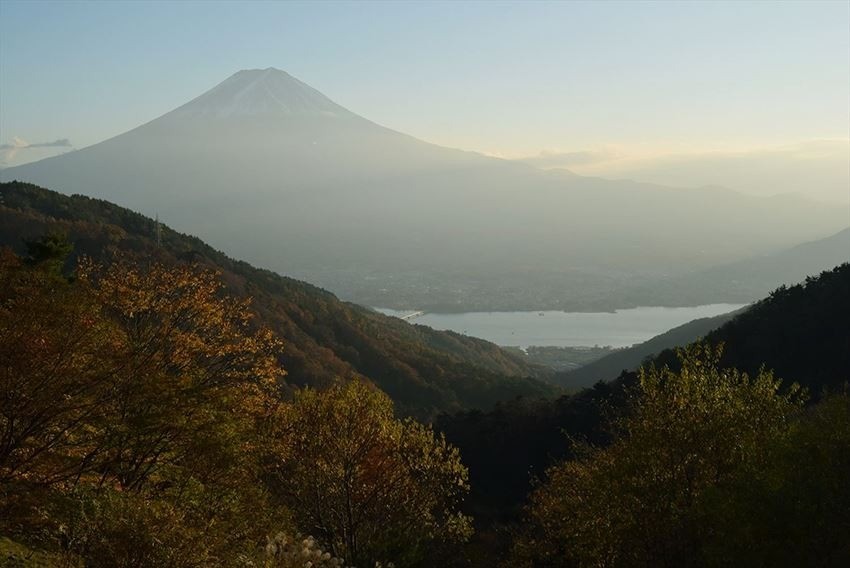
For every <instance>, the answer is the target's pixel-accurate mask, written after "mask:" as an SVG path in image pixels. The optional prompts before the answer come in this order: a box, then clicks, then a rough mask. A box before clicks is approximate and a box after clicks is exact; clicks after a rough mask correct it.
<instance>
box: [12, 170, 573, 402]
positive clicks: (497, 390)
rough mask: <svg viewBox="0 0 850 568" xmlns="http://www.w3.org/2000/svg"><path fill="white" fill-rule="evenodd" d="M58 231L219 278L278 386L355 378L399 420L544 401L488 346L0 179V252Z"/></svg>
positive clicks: (521, 365) (100, 250) (545, 390)
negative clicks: (249, 318)
mask: <svg viewBox="0 0 850 568" xmlns="http://www.w3.org/2000/svg"><path fill="white" fill-rule="evenodd" d="M49 232H60V233H64V234H67V235H68V237H69V238H70V240H71V241H72V242H73V244H74V247H75V250H74V254H73V256H72V258H71V259H70V262H69V265H68V268H69V269H71V268H73V261H74V260H75V258H76V257H77V256H79V255H82V254H85V255H88V256H90V257H92V258H95V259H98V260H101V261H105V262H108V261H109V260H110V259H111V258H112V257H113V255H114V254H116V253H121V254H124V255H131V258H136V259H138V260H139V261H140V262H149V261H151V260H159V261H161V262H165V263H178V262H192V263H198V264H200V265H201V266H203V267H207V268H213V269H215V270H217V271H219V272H220V273H221V277H222V280H223V281H224V282H225V284H226V286H227V290H228V292H229V293H231V294H234V295H237V296H240V297H251V298H252V307H253V309H254V311H255V312H256V313H257V316H258V317H259V321H260V322H262V323H264V324H266V325H267V326H268V327H270V328H271V329H272V330H274V331H275V332H276V333H277V334H278V335H279V336H280V337H281V338H283V339H284V341H285V346H284V355H283V359H282V361H281V363H282V365H283V367H284V368H285V369H286V371H287V379H286V381H287V383H288V384H292V385H311V386H314V387H324V386H327V385H329V384H331V383H332V382H333V381H335V380H337V379H347V378H350V377H352V376H354V375H360V376H365V377H367V378H369V379H371V380H372V381H373V382H375V384H377V385H378V386H379V387H380V388H381V389H382V390H384V391H385V392H386V393H387V394H389V395H390V396H391V397H392V398H393V399H394V400H395V402H396V407H397V409H398V411H399V412H400V413H401V414H403V415H404V414H409V415H413V416H416V417H418V418H421V419H431V418H433V417H434V416H435V415H436V414H438V413H440V412H447V411H456V410H460V409H464V408H488V407H490V406H492V405H494V404H495V403H496V402H498V401H501V400H506V399H511V398H514V397H516V396H531V397H538V396H550V395H552V394H555V393H557V392H558V390H559V389H557V388H556V387H554V386H553V385H551V384H549V383H546V382H544V381H543V380H542V379H545V378H547V377H548V376H549V375H550V372H549V371H548V370H546V369H544V368H542V367H536V366H533V365H530V364H529V363H527V361H526V360H525V359H524V357H523V356H521V355H520V354H514V353H511V352H509V351H506V350H503V349H500V348H499V347H497V346H496V345H493V344H492V343H488V342H487V341H483V340H480V339H475V338H471V337H466V336H463V335H459V334H456V333H451V332H441V331H435V330H432V329H431V328H428V327H425V326H417V325H410V324H408V323H406V322H404V321H402V320H400V319H398V318H393V317H388V316H384V315H381V314H379V313H376V312H374V311H372V310H369V309H366V308H362V307H360V306H356V305H354V304H348V303H345V302H342V301H340V300H339V299H337V298H336V297H335V296H334V295H333V294H331V293H329V292H326V291H325V290H322V289H320V288H317V287H315V286H312V285H310V284H307V283H305V282H299V281H297V280H293V279H291V278H285V277H282V276H279V275H277V274H275V273H273V272H270V271H267V270H261V269H257V268H254V267H253V266H251V265H249V264H247V263H245V262H241V261H237V260H233V259H231V258H228V257H227V256H225V255H224V254H222V253H220V252H218V251H216V250H215V249H213V248H212V247H210V246H208V245H206V244H205V243H204V242H202V241H201V240H199V239H197V238H195V237H191V236H188V235H184V234H181V233H178V232H176V231H173V230H171V229H170V228H168V227H164V226H163V227H161V245H157V242H156V232H157V231H156V224H155V222H154V220H152V219H150V218H148V217H144V216H142V215H139V214H137V213H134V212H132V211H130V210H128V209H124V208H122V207H118V206H116V205H113V204H111V203H109V202H106V201H102V200H98V199H91V198H88V197H83V196H73V197H68V196H65V195H61V194H59V193H56V192H53V191H49V190H47V189H43V188H40V187H37V186H33V185H30V184H25V183H0V246H9V247H11V248H12V249H14V250H16V251H18V252H19V253H22V252H23V251H24V250H25V247H24V240H25V239H34V238H38V237H40V236H42V235H44V234H46V233H49Z"/></svg>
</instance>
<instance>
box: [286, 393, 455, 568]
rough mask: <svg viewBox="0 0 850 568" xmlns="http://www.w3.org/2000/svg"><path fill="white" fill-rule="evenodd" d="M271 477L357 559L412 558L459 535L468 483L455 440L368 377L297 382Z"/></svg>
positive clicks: (321, 533) (400, 561)
mask: <svg viewBox="0 0 850 568" xmlns="http://www.w3.org/2000/svg"><path fill="white" fill-rule="evenodd" d="M280 428H281V434H280V435H281V447H282V448H283V450H282V453H281V454H280V455H279V458H278V460H276V461H275V462H274V463H272V464H271V468H270V472H271V473H272V475H273V476H274V478H275V481H274V484H273V485H274V486H275V487H276V488H277V494H278V497H279V499H280V500H281V502H282V503H284V504H285V505H286V506H287V507H289V508H290V509H291V510H292V511H293V513H294V514H295V517H296V519H297V522H298V524H299V525H300V528H301V530H302V531H304V532H307V533H309V534H313V535H315V536H316V537H317V538H319V539H320V540H321V541H322V542H324V543H325V544H326V546H327V547H328V550H329V551H330V552H331V553H332V554H333V555H334V556H339V557H342V558H344V559H345V560H346V562H347V563H349V564H351V565H355V566H371V565H374V564H375V562H376V561H377V562H387V561H388V560H390V561H393V562H394V563H395V564H396V565H398V566H410V565H416V564H417V563H419V562H421V561H422V560H423V558H424V557H425V555H426V553H427V554H428V555H430V557H431V558H432V559H433V558H434V555H436V554H437V552H436V551H435V548H439V547H440V546H446V545H450V544H451V543H458V542H462V541H464V540H465V539H466V538H467V537H468V536H469V534H470V532H471V527H470V521H469V519H468V518H466V517H465V516H463V515H462V514H461V513H460V512H459V511H458V506H459V504H460V501H461V499H462V498H463V496H464V495H465V494H466V492H467V491H468V484H467V470H466V468H465V467H464V466H463V465H462V464H461V462H460V456H459V454H458V452H457V450H456V449H454V448H452V447H451V446H449V445H448V444H447V443H446V441H445V439H444V438H443V437H442V436H437V435H435V434H434V432H433V431H432V430H431V428H429V427H426V426H423V425H421V424H419V423H417V422H415V421H413V420H409V419H408V420H398V419H396V418H395V417H394V415H393V405H392V401H390V399H389V398H388V397H387V396H386V395H385V394H383V393H382V392H380V391H379V390H377V389H376V388H375V387H373V386H371V385H369V384H367V383H366V382H364V381H359V380H358V381H353V382H350V383H347V384H341V385H337V386H334V387H332V388H330V389H328V390H326V391H323V392H317V391H315V390H309V389H308V390H303V391H301V392H299V393H298V394H297V395H296V398H295V401H294V403H293V404H292V406H291V407H289V408H288V409H287V412H286V413H285V415H284V418H283V421H282V423H281V424H280Z"/></svg>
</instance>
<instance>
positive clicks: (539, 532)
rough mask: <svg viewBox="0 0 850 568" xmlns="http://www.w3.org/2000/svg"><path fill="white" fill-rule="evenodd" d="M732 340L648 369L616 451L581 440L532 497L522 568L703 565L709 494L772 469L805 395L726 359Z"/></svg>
mask: <svg viewBox="0 0 850 568" xmlns="http://www.w3.org/2000/svg"><path fill="white" fill-rule="evenodd" d="M721 353H722V348H721V347H718V348H713V347H710V346H707V345H702V344H697V345H695V346H692V347H690V348H687V349H684V350H681V351H680V353H679V358H680V362H681V370H680V371H678V372H673V371H671V370H670V369H668V368H666V367H665V368H661V369H658V368H654V367H652V368H648V369H643V370H642V371H641V373H640V383H639V385H638V388H637V389H636V390H635V391H634V392H633V393H632V395H633V397H632V401H631V405H630V409H629V412H628V413H627V414H626V415H625V416H624V417H623V418H622V419H620V420H619V421H618V422H617V423H616V424H615V429H616V432H617V435H616V438H615V441H614V442H613V443H612V444H611V445H610V446H608V447H605V448H593V447H588V446H585V447H583V448H582V447H580V448H579V449H578V452H579V456H580V457H579V458H578V459H575V460H571V461H567V462H564V463H561V464H559V465H556V466H554V467H552V468H551V469H550V471H549V472H548V481H547V482H546V483H545V484H543V485H542V486H540V487H539V488H538V489H537V490H536V491H535V492H534V493H533V495H532V497H531V505H530V509H529V520H530V528H529V530H528V531H527V532H526V533H525V534H524V536H523V537H522V538H520V539H519V540H518V543H517V547H516V551H515V559H514V564H516V565H529V566H530V565H542V566H572V565H578V566H671V567H672V566H683V565H691V564H693V562H694V559H695V558H696V556H697V555H698V553H699V551H700V550H701V546H702V541H703V540H704V538H705V536H706V535H705V534H704V532H703V531H704V529H710V527H707V526H706V525H705V524H703V523H701V519H700V517H701V513H700V511H701V508H702V505H703V503H704V497H705V495H706V494H708V492H710V491H711V490H712V489H713V488H716V487H718V486H720V485H722V484H725V483H729V482H731V481H732V480H733V479H737V478H738V477H739V476H741V475H742V474H743V472H746V471H752V470H754V469H757V468H760V467H763V465H764V463H765V462H766V459H767V457H768V450H767V448H768V447H769V444H770V442H771V441H772V440H774V439H775V438H776V436H777V435H778V434H779V433H781V432H782V431H784V430H785V429H786V428H787V424H788V419H789V417H790V416H791V415H792V414H793V413H794V412H795V411H797V410H798V409H799V407H800V404H801V396H800V393H799V392H798V390H797V389H796V387H794V386H792V387H791V388H790V389H788V390H787V391H785V392H781V391H780V381H779V380H778V379H776V378H774V377H773V375H772V374H771V373H769V372H766V371H762V372H760V373H759V374H758V375H757V376H755V377H750V376H748V375H747V374H745V373H740V372H738V371H736V370H734V369H722V368H720V367H719V361H720V356H721Z"/></svg>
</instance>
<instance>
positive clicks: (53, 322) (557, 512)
mask: <svg viewBox="0 0 850 568" xmlns="http://www.w3.org/2000/svg"><path fill="white" fill-rule="evenodd" d="M0 191H2V193H1V194H0V195H2V204H0V220H2V223H0V227H2V228H1V229H0V245H3V247H4V248H3V249H2V253H0V362H2V365H0V392H2V396H0V511H2V514H0V565H2V566H69V567H71V566H103V567H107V566H128V567H129V566H173V567H195V566H197V567H200V566H268V567H272V566H280V567H295V566H299V567H302V566H309V567H318V566H343V565H345V566H358V567H361V568H362V567H369V568H372V567H377V566H381V567H383V568H386V567H388V566H396V567H405V566H410V567H418V566H423V567H424V566H448V567H451V566H488V567H489V566H525V567H561V566H564V567H571V566H594V567H598V566H626V567H630V566H662V567H666V566H670V567H673V566H733V565H743V566H765V567H767V566H844V565H847V563H848V562H850V545H848V540H847V539H846V534H847V531H848V530H849V529H850V396H848V392H847V381H848V380H850V326H848V325H847V321H850V264H844V265H841V266H839V267H837V268H835V269H833V270H831V271H827V272H824V273H822V274H820V275H816V276H811V277H809V278H808V279H807V280H806V281H805V282H803V283H801V284H799V285H795V286H791V287H781V288H778V289H777V290H776V291H774V292H773V293H772V294H770V296H769V297H767V298H765V299H763V300H762V301H760V302H757V303H755V304H754V305H753V306H751V307H750V308H749V309H747V310H746V311H745V312H743V313H741V314H738V315H736V316H735V317H734V318H733V319H732V320H731V321H729V322H727V323H725V324H724V325H722V326H721V327H719V328H717V329H716V330H715V331H712V332H710V333H708V334H707V335H706V336H705V337H704V338H702V339H701V340H700V341H697V342H693V343H691V344H689V345H686V346H684V347H681V348H678V349H676V350H668V351H664V352H662V353H660V354H658V355H657V356H655V357H652V358H650V359H648V360H646V362H645V364H644V365H643V366H642V367H641V368H640V369H639V370H638V371H635V372H627V373H623V374H622V375H621V376H619V377H616V378H615V377H607V376H600V377H598V378H599V379H600V381H599V382H597V383H596V384H594V385H593V386H592V387H590V388H587V389H584V390H581V391H579V392H577V393H574V394H569V395H565V394H562V391H560V390H559V388H558V387H555V386H553V385H552V384H551V383H549V382H547V380H549V379H550V378H551V377H550V375H549V374H548V373H547V371H545V370H543V369H540V368H537V367H534V366H532V365H529V364H528V363H527V362H526V361H525V360H524V359H523V358H522V357H520V356H518V355H516V354H514V353H511V352H509V351H505V350H502V349H499V348H498V347H496V346H494V345H492V344H489V343H487V342H484V341H480V340H474V339H470V338H467V337H464V336H460V335H457V334H452V333H445V332H436V331H432V330H430V329H428V328H425V327H422V326H412V325H409V324H407V323H405V322H402V321H400V320H396V319H393V318H387V317H384V316H381V315H379V314H376V313H374V312H372V311H370V310H368V309H365V308H361V307H358V306H354V305H351V304H346V303H344V302H341V301H339V300H338V299H337V298H335V297H334V296H333V295H331V294H329V293H327V292H325V291H323V290H320V289H318V288H315V287H313V286H310V285H308V284H305V283H302V282H298V281H296V280H292V279H289V278H285V277H281V276H278V275H276V274H273V273H271V272H268V271H263V270H260V269H256V268H253V267H251V266H249V265H247V264H245V263H242V262H239V261H234V260H231V259H228V258H227V257H225V256H224V255H222V254H221V253H218V252H216V251H214V250H213V249H211V248H210V247H208V246H206V245H205V244H204V243H202V242H201V241H200V240H198V239H195V238H193V237H189V236H186V235H181V234H179V233H177V232H175V231H173V230H171V229H169V228H167V227H157V224H156V222H155V221H153V220H151V219H150V218H146V217H143V216H141V215H138V214H136V213H133V212H130V211H128V210H126V209H122V208H120V207H118V206H115V205H112V204H110V203H107V202H104V201H100V200H95V199H90V198H86V197H81V196H72V197H67V196H63V195H60V194H58V193H55V192H52V191H49V190H46V189H42V188H38V187H36V186H32V185H28V184H22V183H17V182H13V183H7V184H3V185H2V186H0ZM608 379H613V380H608ZM606 380H607V382H606Z"/></svg>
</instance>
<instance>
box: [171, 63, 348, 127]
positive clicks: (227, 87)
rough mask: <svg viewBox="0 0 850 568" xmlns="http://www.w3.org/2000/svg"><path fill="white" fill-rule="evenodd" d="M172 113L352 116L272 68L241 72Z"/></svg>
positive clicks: (308, 87)
mask: <svg viewBox="0 0 850 568" xmlns="http://www.w3.org/2000/svg"><path fill="white" fill-rule="evenodd" d="M173 114H182V115H194V116H208V117H212V116H214V117H229V116H245V115H325V116H351V114H352V113H351V112H349V111H348V110H346V109H345V108H343V107H341V106H339V105H338V104H336V103H335V102H333V101H332V100H330V99H329V98H327V97H326V96H325V95H323V94H322V93H320V92H319V91H317V90H316V89H314V88H313V87H311V86H309V85H307V84H305V83H302V82H301V81H299V80H298V79H296V78H295V77H293V76H292V75H290V74H289V73H287V72H286V71H281V70H280V69H276V68H274V67H268V68H266V69H243V70H242V71H238V72H236V73H234V74H233V75H231V76H230V77H228V78H227V79H225V80H224V81H222V82H221V83H219V84H218V85H216V86H215V87H213V88H212V89H210V90H209V91H207V92H206V93H204V94H202V95H201V96H199V97H197V98H196V99H194V100H192V101H190V102H188V103H186V104H185V105H183V106H181V107H180V108H178V109H176V110H174V111H173Z"/></svg>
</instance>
